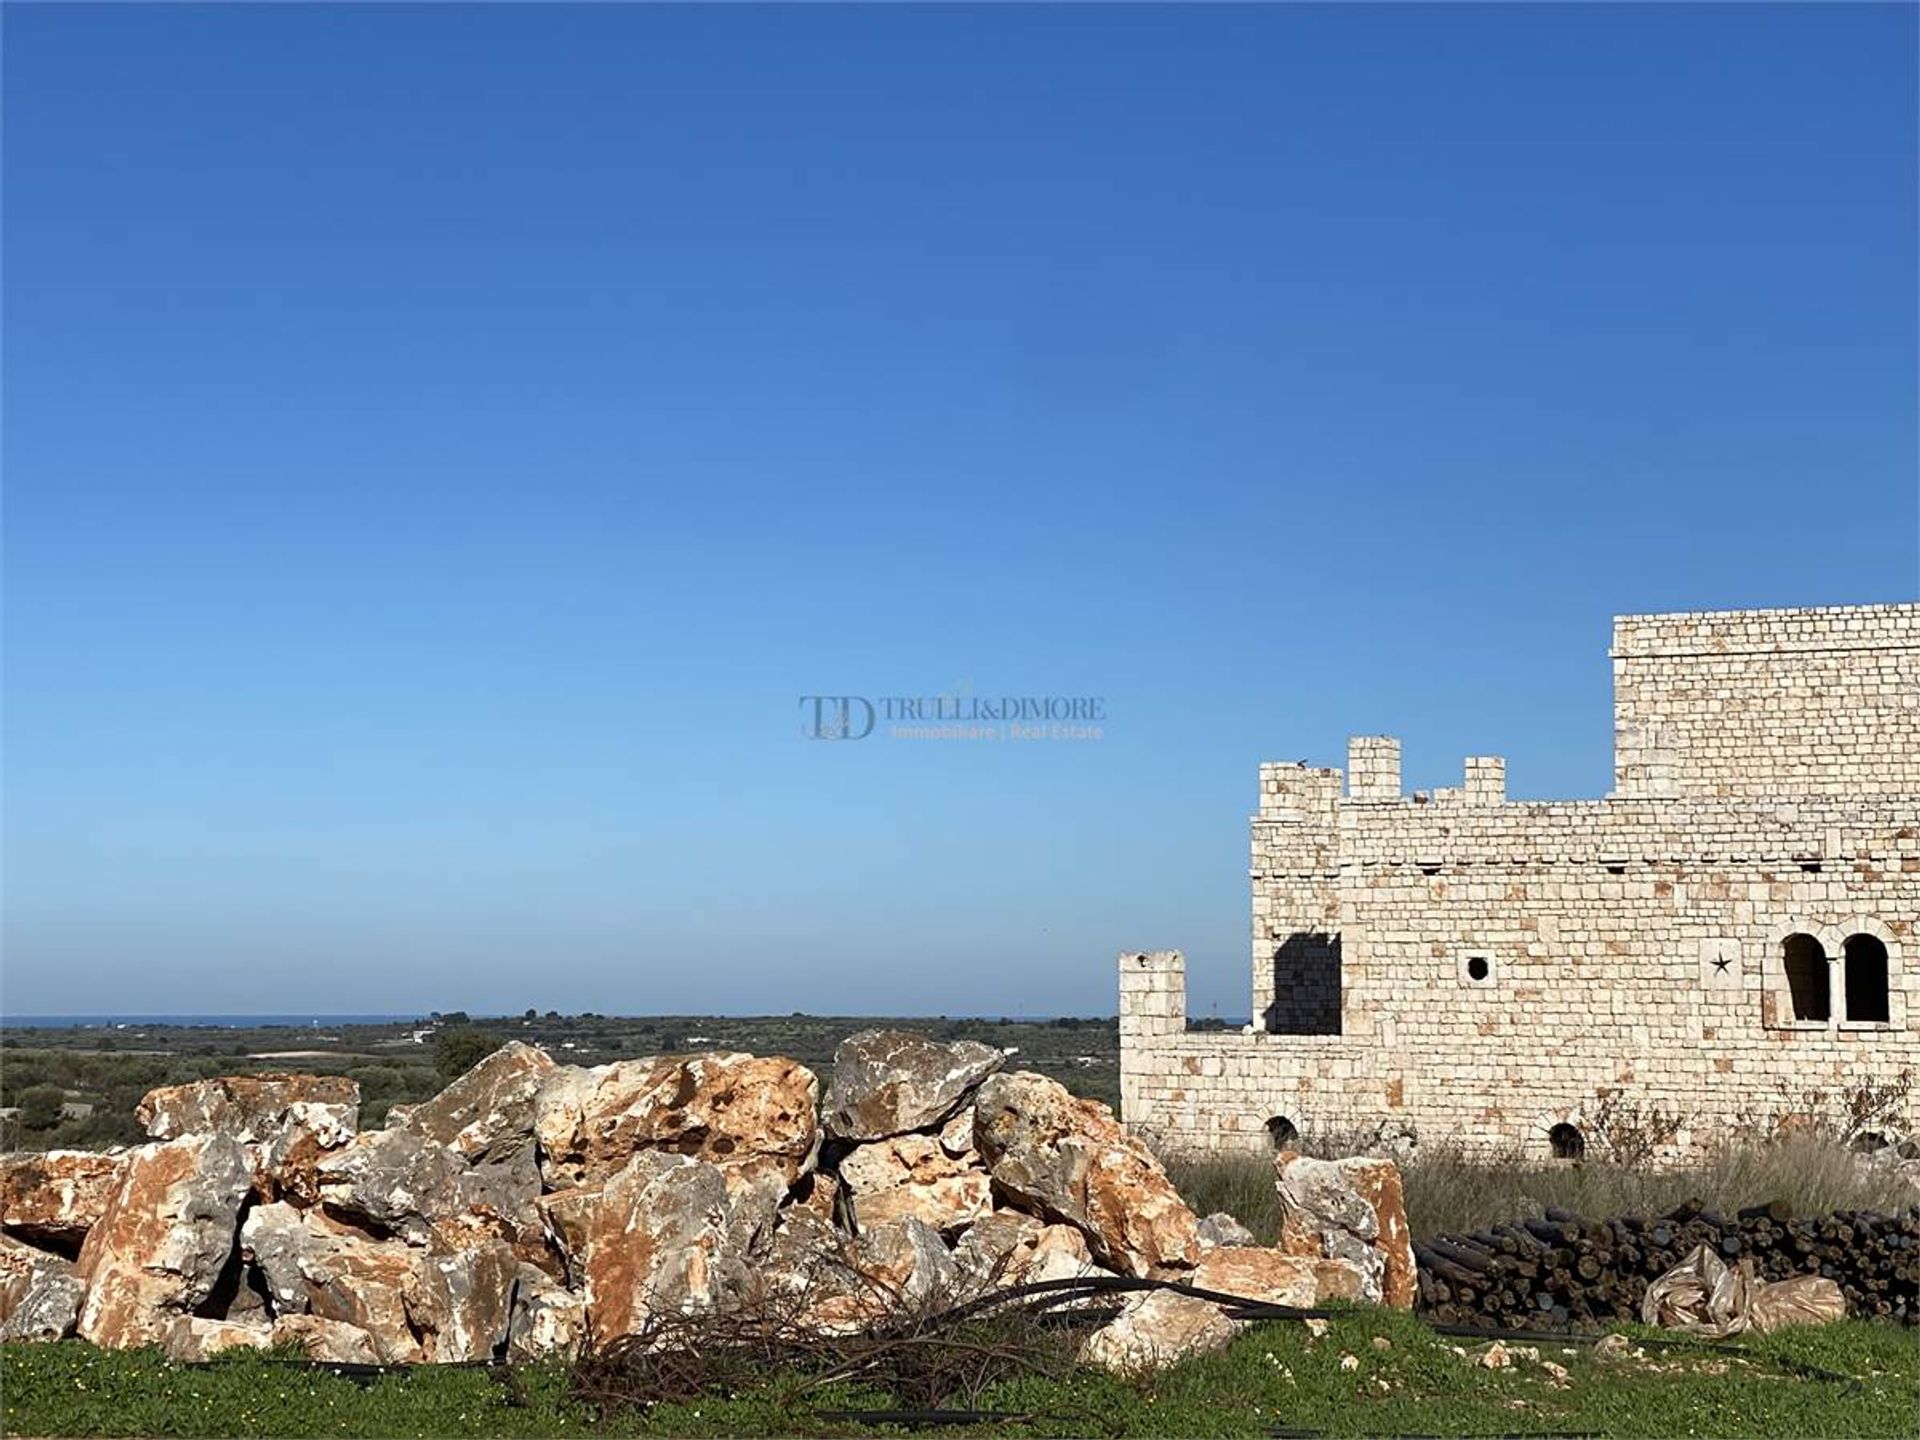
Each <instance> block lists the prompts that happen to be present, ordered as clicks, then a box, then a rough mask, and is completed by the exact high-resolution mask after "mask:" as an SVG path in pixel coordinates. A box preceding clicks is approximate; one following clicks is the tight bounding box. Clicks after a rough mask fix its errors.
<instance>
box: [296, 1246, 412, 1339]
mask: <svg viewBox="0 0 1920 1440" xmlns="http://www.w3.org/2000/svg"><path fill="white" fill-rule="evenodd" d="M423 1255H424V1252H422V1251H420V1250H416V1249H414V1248H413V1247H412V1246H409V1245H404V1244H401V1243H400V1242H398V1241H393V1240H389V1241H371V1240H346V1239H336V1240H335V1241H334V1242H333V1243H332V1244H330V1245H326V1246H323V1247H316V1248H315V1249H312V1250H310V1251H308V1252H307V1253H306V1254H305V1255H303V1256H302V1257H301V1260H300V1275H301V1278H302V1280H303V1281H304V1283H305V1290H306V1297H307V1307H308V1311H309V1312H310V1313H311V1314H314V1315H318V1316H319V1317H320V1318H321V1319H323V1320H339V1321H343V1322H345V1323H346V1324H348V1325H352V1326H355V1327H356V1328H358V1329H361V1330H364V1331H366V1332H367V1336H368V1338H369V1339H370V1341H371V1342H372V1345H373V1349H374V1353H375V1354H376V1355H378V1356H379V1357H380V1363H381V1364H382V1365H415V1364H418V1363H420V1362H421V1361H424V1360H426V1359H427V1358H428V1356H427V1353H426V1350H425V1348H424V1347H423V1346H422V1345H421V1344H420V1340H419V1337H418V1336H417V1335H416V1334H415V1333H414V1329H413V1325H412V1324H411V1323H410V1317H409V1315H408V1312H407V1301H408V1298H409V1297H410V1296H411V1295H413V1294H414V1292H415V1287H416V1285H417V1284H418V1283H419V1280H420V1266H421V1262H422V1259H423Z"/></svg>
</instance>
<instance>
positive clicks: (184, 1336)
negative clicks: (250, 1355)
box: [160, 1315, 273, 1365]
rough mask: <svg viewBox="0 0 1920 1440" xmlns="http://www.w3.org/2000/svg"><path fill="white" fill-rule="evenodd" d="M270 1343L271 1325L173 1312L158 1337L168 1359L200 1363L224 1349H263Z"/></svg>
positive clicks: (271, 1342)
mask: <svg viewBox="0 0 1920 1440" xmlns="http://www.w3.org/2000/svg"><path fill="white" fill-rule="evenodd" d="M272 1345H273V1327H272V1326H270V1325H245V1324H240V1323H238V1322H236V1321H232V1320H209V1319H206V1318H204V1317H202V1316H199V1315H176V1316H175V1317H174V1318H173V1319H172V1320H171V1321H170V1322H169V1323H168V1325H167V1328H166V1333H165V1334H163V1335H162V1336H161V1338H160V1348H161V1349H162V1350H164V1351H165V1352H166V1356H167V1358H168V1359H169V1360H173V1361H176V1362H179V1363H181V1364H188V1365H194V1364H200V1363H202V1362H204V1361H207V1360H211V1359H213V1357H214V1356H216V1355H218V1354H219V1353H220V1352H221V1351H223V1350H266V1349H268V1348H270V1347H271V1346H272Z"/></svg>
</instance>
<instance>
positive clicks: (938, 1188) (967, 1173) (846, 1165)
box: [840, 1135, 993, 1231]
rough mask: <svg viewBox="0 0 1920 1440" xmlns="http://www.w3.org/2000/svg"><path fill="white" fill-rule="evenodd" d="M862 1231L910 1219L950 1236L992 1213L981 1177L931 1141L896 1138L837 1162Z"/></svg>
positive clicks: (918, 1137) (987, 1185)
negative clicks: (949, 1232)
mask: <svg viewBox="0 0 1920 1440" xmlns="http://www.w3.org/2000/svg"><path fill="white" fill-rule="evenodd" d="M840 1182H841V1183H842V1184H843V1185H845V1186H846V1187H847V1189H848V1190H849V1191H850V1192H851V1193H852V1196H853V1215H854V1220H855V1223H856V1224H858V1225H859V1227H860V1228H861V1229H862V1230H865V1229H866V1228H868V1227H869V1226H874V1225H884V1224H886V1223H887V1222H888V1221H889V1220H898V1219H901V1218H903V1217H905V1216H908V1215H911V1216H913V1217H914V1218H915V1219H918V1220H923V1221H925V1222H926V1223H927V1224H929V1225H931V1226H932V1227H933V1228H934V1229H936V1230H943V1231H953V1230H958V1229H960V1228H961V1227H962V1226H965V1225H971V1224H972V1223H973V1222H974V1221H975V1220H978V1219H980V1218H981V1217H983V1216H985V1215H989V1214H991V1213H992V1212H993V1182H992V1181H991V1180H990V1179H989V1178H988V1177H987V1172H986V1171H985V1170H982V1169H980V1168H979V1167H977V1166H973V1165H969V1164H967V1163H966V1162H964V1161H960V1160H955V1159H954V1158H953V1157H952V1156H950V1155H948V1154H947V1152H946V1151H945V1150H944V1149H942V1148H941V1145H940V1142H939V1141H938V1140H936V1139H935V1138H934V1137H933V1136H931V1135H897V1136H894V1137H892V1138H890V1139H886V1140H874V1141H871V1142H869V1143H868V1144H865V1145H857V1146H855V1147H854V1148H853V1149H852V1150H851V1151H849V1152H848V1153H847V1154H846V1155H845V1156H844V1157H842V1159H841V1161H840Z"/></svg>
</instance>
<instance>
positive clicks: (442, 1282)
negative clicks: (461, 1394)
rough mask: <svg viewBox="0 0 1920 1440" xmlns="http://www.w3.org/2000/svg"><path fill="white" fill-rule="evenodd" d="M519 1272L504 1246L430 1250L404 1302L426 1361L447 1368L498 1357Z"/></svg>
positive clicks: (510, 1250) (494, 1242)
mask: <svg viewBox="0 0 1920 1440" xmlns="http://www.w3.org/2000/svg"><path fill="white" fill-rule="evenodd" d="M519 1268H520V1264H519V1261H518V1260H516V1259H515V1258H514V1254H513V1248H512V1247H511V1246H510V1245H508V1244H507V1243H506V1242H505V1241H504V1240H490V1241H483V1242H481V1243H479V1244H475V1245H469V1246H464V1247H462V1248H460V1249H457V1250H450V1249H444V1248H441V1247H438V1246H436V1247H435V1248H434V1249H432V1250H429V1251H428V1253H427V1254H426V1255H425V1256H424V1257H423V1259H422V1261H421V1264H420V1267H419V1271H418V1274H419V1279H418V1281H417V1283H416V1284H415V1286H414V1289H413V1291H412V1292H411V1293H410V1294H409V1295H408V1297H407V1317H408V1318H409V1319H410V1320H411V1321H412V1322H413V1326H414V1329H415V1330H416V1332H419V1333H420V1334H421V1335H422V1336H423V1338H424V1343H425V1346H426V1350H427V1356H428V1358H429V1359H431V1360H433V1361H436V1362H438V1363H442V1364H449V1363H455V1362H459V1361H467V1360H491V1359H493V1358H494V1357H495V1356H496V1355H497V1354H499V1353H500V1352H501V1351H502V1350H503V1349H504V1348H505V1346H506V1344H507V1329H508V1324H509V1322H510V1320H511V1319H512V1314H513V1292H514V1284H515V1282H516V1281H517V1279H518V1278H519V1277H518V1271H519Z"/></svg>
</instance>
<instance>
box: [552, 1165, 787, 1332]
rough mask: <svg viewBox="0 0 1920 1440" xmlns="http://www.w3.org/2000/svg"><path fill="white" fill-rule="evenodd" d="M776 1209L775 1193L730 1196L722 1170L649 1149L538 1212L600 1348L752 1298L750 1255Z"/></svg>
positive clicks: (765, 1189) (755, 1189)
mask: <svg viewBox="0 0 1920 1440" xmlns="http://www.w3.org/2000/svg"><path fill="white" fill-rule="evenodd" d="M776 1178H777V1177H776ZM778 1202H779V1193H778V1192H777V1191H776V1190H774V1189H773V1188H772V1187H771V1186H769V1185H746V1186H742V1187H739V1188H738V1189H737V1190H730V1189H729V1187H728V1183H727V1175H726V1173H725V1172H724V1171H723V1170H722V1169H721V1167H719V1166H717V1165H711V1164H708V1163H706V1162H705V1161H702V1160H696V1159H695V1158H693V1157H692V1156H690V1155H678V1154H672V1153H669V1152H667V1151H662V1150H644V1151H642V1152H641V1153H639V1154H638V1155H635V1156H634V1157H633V1158H632V1159H631V1160H629V1161H628V1163H627V1165H626V1167H625V1168H624V1169H622V1170H621V1171H620V1172H619V1173H618V1174H616V1175H614V1176H612V1177H611V1178H610V1179H608V1180H607V1181H606V1182H605V1183H604V1184H601V1185H598V1186H594V1187H583V1188H578V1189H573V1190H563V1191H561V1192H559V1193H558V1194H553V1195H548V1196H546V1197H545V1198H543V1199H542V1200H541V1202H540V1204H541V1208H542V1209H543V1210H545V1212H546V1214H547V1220H548V1224H549V1226H550V1227H551V1229H552V1231H553V1234H554V1236H555V1238H556V1240H557V1241H558V1243H559V1246H560V1250H561V1253H562V1254H563V1255H564V1256H565V1257H566V1262H567V1273H568V1277H569V1279H570V1280H571V1282H572V1284H571V1288H572V1289H574V1290H576V1291H578V1292H579V1293H580V1294H581V1296H582V1298H583V1299H584V1300H585V1302H586V1312H587V1334H588V1338H589V1339H590V1340H591V1341H592V1343H594V1344H596V1345H604V1344H606V1343H607V1342H608V1341H610V1340H614V1339H617V1338H618V1337H620V1336H622V1335H632V1334H637V1333H639V1332H640V1331H641V1330H642V1329H643V1328H644V1327H645V1326H646V1325H647V1323H648V1321H649V1320H651V1319H652V1318H653V1317H654V1316H656V1315H657V1314H660V1313H662V1312H679V1313H688V1314H698V1313H701V1312H706V1311H713V1310H718V1309H722V1308H725V1307H727V1306H729V1305H730V1304H732V1303H733V1302H734V1301H735V1300H736V1299H737V1298H738V1297H739V1296H741V1295H743V1294H744V1293H746V1291H747V1289H748V1286H749V1283H750V1278H751V1274H752V1266H751V1262H750V1260H749V1258H748V1252H749V1250H750V1249H751V1248H752V1247H753V1246H754V1244H755V1242H756V1241H757V1240H758V1239H759V1238H760V1237H761V1235H762V1233H763V1232H764V1231H766V1230H768V1229H770V1228H771V1226H772V1224H773V1218H774V1210H775V1207H776V1206H777V1204H778Z"/></svg>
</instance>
